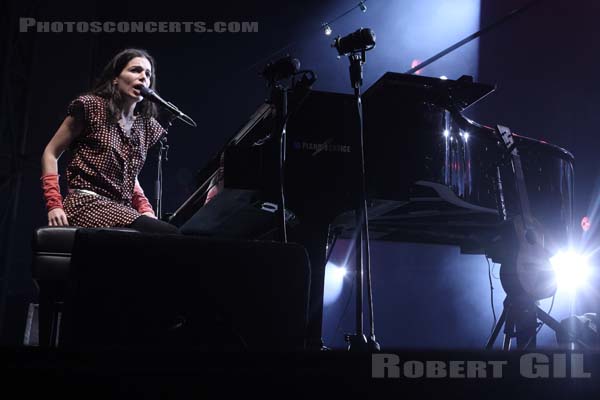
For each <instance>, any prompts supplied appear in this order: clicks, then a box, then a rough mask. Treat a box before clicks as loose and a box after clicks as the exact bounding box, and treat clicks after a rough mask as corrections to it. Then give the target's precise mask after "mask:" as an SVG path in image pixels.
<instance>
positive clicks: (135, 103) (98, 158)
mask: <svg viewBox="0 0 600 400" xmlns="http://www.w3.org/2000/svg"><path fill="white" fill-rule="evenodd" d="M155 84H156V75H155V66H154V60H153V58H152V57H151V56H150V55H149V54H148V53H147V52H146V51H145V50H138V49H126V50H123V51H121V52H120V53H118V54H117V55H115V56H114V57H113V59H112V60H111V61H110V62H109V63H108V64H107V65H106V67H105V68H104V70H103V72H102V75H101V76H100V78H99V80H98V83H97V84H96V85H95V87H94V88H93V89H92V90H91V91H90V92H89V93H87V94H84V95H82V96H79V97H78V98H76V99H75V100H73V101H72V102H71V104H70V105H69V107H68V111H67V117H66V118H65V120H64V121H63V123H62V124H61V126H60V127H59V128H58V130H57V131H56V133H55V134H54V136H53V137H52V139H51V140H50V142H49V143H48V145H47V146H46V149H45V150H44V154H43V156H42V178H41V180H42V188H43V192H44V198H45V200H46V208H47V210H48V225H50V226H66V225H74V226H80V227H129V228H132V229H136V230H139V231H143V232H156V233H176V232H177V228H176V227H174V226H173V225H170V224H168V223H166V222H163V221H160V220H158V219H157V218H156V216H155V214H154V211H153V210H152V206H151V205H150V203H149V202H148V199H147V198H146V196H145V195H144V191H143V190H142V188H141V187H140V184H139V182H138V179H137V176H138V174H139V172H140V170H141V169H142V166H143V165H144V161H145V159H146V154H147V152H148V149H149V148H150V147H151V146H152V145H153V144H154V143H156V142H157V141H158V140H159V139H160V137H161V136H162V135H163V133H164V129H163V128H162V127H161V126H160V124H159V123H158V122H157V121H156V119H155V117H156V115H157V111H156V106H155V105H154V104H153V103H150V102H149V101H147V100H144V99H143V97H142V96H140V91H139V89H138V88H139V87H141V86H142V85H143V86H146V87H150V88H154V86H155ZM66 149H69V150H70V151H71V153H72V159H71V160H70V162H69V164H68V166H67V183H68V187H69V192H68V193H67V195H66V197H65V199H64V202H63V198H62V196H61V193H60V187H59V181H58V178H59V175H58V166H57V161H58V158H59V157H60V156H61V155H62V153H63V152H64V151H65V150H66Z"/></svg>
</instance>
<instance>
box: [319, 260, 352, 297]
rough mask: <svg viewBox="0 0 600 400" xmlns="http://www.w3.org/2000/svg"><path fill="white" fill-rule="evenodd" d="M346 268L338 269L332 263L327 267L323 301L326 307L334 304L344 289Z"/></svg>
mask: <svg viewBox="0 0 600 400" xmlns="http://www.w3.org/2000/svg"><path fill="white" fill-rule="evenodd" d="M347 272H348V271H347V270H346V267H344V266H342V267H338V266H337V265H334V264H332V263H327V265H326V266H325V292H324V296H323V301H324V303H325V305H329V304H332V303H334V302H335V301H336V300H337V299H338V297H339V296H340V294H341V293H342V288H343V287H344V277H345V276H346V273H347Z"/></svg>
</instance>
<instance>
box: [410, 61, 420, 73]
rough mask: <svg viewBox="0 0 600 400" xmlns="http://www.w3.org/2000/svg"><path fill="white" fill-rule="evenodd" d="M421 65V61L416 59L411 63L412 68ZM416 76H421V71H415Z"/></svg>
mask: <svg viewBox="0 0 600 400" xmlns="http://www.w3.org/2000/svg"><path fill="white" fill-rule="evenodd" d="M419 64H421V60H417V59H416V58H415V59H414V60H412V62H411V63H410V67H411V68H414V67H416V66H417V65H419ZM415 75H421V70H418V71H415Z"/></svg>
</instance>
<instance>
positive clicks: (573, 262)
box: [550, 250, 591, 292]
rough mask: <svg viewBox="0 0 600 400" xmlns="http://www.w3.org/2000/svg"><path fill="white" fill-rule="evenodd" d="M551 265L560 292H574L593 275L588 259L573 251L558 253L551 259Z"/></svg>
mask: <svg viewBox="0 0 600 400" xmlns="http://www.w3.org/2000/svg"><path fill="white" fill-rule="evenodd" d="M550 263H551V264H552V267H553V268H554V271H555V272H556V283H557V286H558V289H559V290H560V289H564V290H566V291H569V292H573V291H575V290H577V289H578V288H580V287H581V286H582V285H583V284H585V282H586V281H587V279H588V278H589V277H590V274H591V268H590V265H589V263H588V257H587V256H585V255H583V254H579V253H577V252H575V251H573V250H568V251H561V252H558V253H557V254H556V255H554V256H553V257H551V258H550Z"/></svg>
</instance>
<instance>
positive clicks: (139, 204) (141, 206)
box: [131, 182, 154, 214]
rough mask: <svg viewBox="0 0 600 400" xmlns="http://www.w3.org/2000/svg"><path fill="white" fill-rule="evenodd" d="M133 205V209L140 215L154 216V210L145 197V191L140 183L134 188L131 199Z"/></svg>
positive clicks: (136, 183)
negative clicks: (149, 213)
mask: <svg viewBox="0 0 600 400" xmlns="http://www.w3.org/2000/svg"><path fill="white" fill-rule="evenodd" d="M131 204H132V205H133V208H135V209H136V210H137V212H139V213H140V214H143V213H146V212H151V213H152V214H154V210H153V209H152V206H151V205H150V202H149V201H148V199H147V198H146V196H145V195H144V191H143V190H142V187H141V186H140V185H139V183H138V182H135V187H134V188H133V196H132V197H131Z"/></svg>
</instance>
